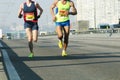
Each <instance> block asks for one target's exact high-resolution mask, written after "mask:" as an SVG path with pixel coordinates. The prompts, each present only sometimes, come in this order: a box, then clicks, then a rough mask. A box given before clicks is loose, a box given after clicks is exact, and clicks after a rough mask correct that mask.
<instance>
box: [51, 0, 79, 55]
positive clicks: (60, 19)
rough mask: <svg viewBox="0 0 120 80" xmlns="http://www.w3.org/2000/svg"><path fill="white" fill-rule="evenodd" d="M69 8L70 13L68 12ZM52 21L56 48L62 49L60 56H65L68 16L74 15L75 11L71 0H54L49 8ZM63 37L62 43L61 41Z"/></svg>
mask: <svg viewBox="0 0 120 80" xmlns="http://www.w3.org/2000/svg"><path fill="white" fill-rule="evenodd" d="M56 7H57V8H58V13H57V14H55V13H54V8H56ZM70 8H71V10H72V11H71V12H70ZM50 11H51V14H52V19H53V21H55V22H56V32H57V34H58V39H59V42H58V46H59V48H62V49H63V50H62V56H67V53H66V50H67V46H68V39H69V32H70V19H69V15H76V14H77V10H76V8H75V6H74V3H73V1H71V0H55V1H54V2H53V4H52V5H51V7H50ZM63 31H64V32H63ZM63 36H64V41H63V40H62V39H63Z"/></svg>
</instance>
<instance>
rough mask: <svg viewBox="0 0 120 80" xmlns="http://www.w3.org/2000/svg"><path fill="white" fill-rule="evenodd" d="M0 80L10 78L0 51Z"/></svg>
mask: <svg viewBox="0 0 120 80" xmlns="http://www.w3.org/2000/svg"><path fill="white" fill-rule="evenodd" d="M0 80H8V79H7V76H6V73H5V69H4V66H3V61H2V55H1V52H0Z"/></svg>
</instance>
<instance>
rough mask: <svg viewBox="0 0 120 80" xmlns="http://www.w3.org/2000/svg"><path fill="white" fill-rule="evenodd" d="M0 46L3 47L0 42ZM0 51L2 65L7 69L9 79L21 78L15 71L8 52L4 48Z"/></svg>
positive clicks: (16, 79)
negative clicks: (0, 52) (0, 53)
mask: <svg viewBox="0 0 120 80" xmlns="http://www.w3.org/2000/svg"><path fill="white" fill-rule="evenodd" d="M0 47H3V45H2V44H1V43H0ZM1 51H2V57H3V62H4V66H5V68H6V70H7V73H8V77H9V80H21V79H20V77H19V75H18V73H17V71H16V70H15V68H14V66H13V65H12V62H11V60H10V58H9V56H8V53H7V51H6V50H5V49H1Z"/></svg>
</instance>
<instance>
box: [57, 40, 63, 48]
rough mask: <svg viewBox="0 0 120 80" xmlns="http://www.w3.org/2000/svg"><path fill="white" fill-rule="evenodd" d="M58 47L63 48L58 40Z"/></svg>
mask: <svg viewBox="0 0 120 80" xmlns="http://www.w3.org/2000/svg"><path fill="white" fill-rule="evenodd" d="M58 47H59V48H63V44H62V41H61V40H59V42H58Z"/></svg>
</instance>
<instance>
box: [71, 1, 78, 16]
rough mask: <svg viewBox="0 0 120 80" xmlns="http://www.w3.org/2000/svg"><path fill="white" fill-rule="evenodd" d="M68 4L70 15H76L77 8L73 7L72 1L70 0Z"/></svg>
mask: <svg viewBox="0 0 120 80" xmlns="http://www.w3.org/2000/svg"><path fill="white" fill-rule="evenodd" d="M70 6H71V10H72V11H71V12H69V14H70V15H76V14H77V9H76V8H75V5H74V3H73V2H72V1H71V2H70Z"/></svg>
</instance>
